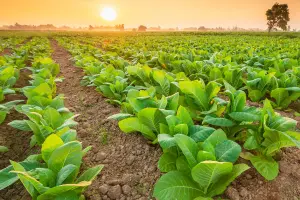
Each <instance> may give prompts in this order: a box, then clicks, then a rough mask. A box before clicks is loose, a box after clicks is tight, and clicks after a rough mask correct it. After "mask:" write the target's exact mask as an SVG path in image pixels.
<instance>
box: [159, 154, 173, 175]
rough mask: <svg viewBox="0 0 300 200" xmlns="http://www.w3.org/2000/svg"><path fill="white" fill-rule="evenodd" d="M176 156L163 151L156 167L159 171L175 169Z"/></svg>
mask: <svg viewBox="0 0 300 200" xmlns="http://www.w3.org/2000/svg"><path fill="white" fill-rule="evenodd" d="M176 159H177V157H176V156H175V155H174V154H172V153H164V154H163V155H162V156H161V157H160V158H159V161H158V168H159V170H160V171H161V172H169V171H173V170H176Z"/></svg>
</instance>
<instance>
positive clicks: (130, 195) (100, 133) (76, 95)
mask: <svg viewBox="0 0 300 200" xmlns="http://www.w3.org/2000/svg"><path fill="white" fill-rule="evenodd" d="M51 45H52V48H53V49H54V52H53V59H54V60H55V61H56V62H57V63H58V64H60V66H61V74H60V75H62V76H64V78H65V80H64V81H63V82H62V83H59V84H58V93H63V94H64V95H65V97H66V106H67V107H69V108H70V110H72V111H73V112H75V113H78V114H80V116H79V117H78V118H77V121H78V122H79V125H78V127H77V131H78V137H79V140H80V141H82V143H83V146H85V147H86V146H88V145H91V146H92V147H93V148H92V150H91V151H90V152H89V153H88V154H87V155H86V157H85V159H84V165H85V166H84V168H87V167H92V166H95V165H98V164H104V165H105V167H104V169H103V171H102V172H101V175H100V176H98V178H97V179H96V180H95V181H94V182H93V184H92V186H91V187H89V189H88V190H87V192H86V197H87V199H90V200H100V199H106V200H109V199H122V200H125V199H140V200H142V199H145V200H146V199H151V198H152V189H153V185H154V183H155V182H156V180H157V179H158V178H159V176H160V172H159V170H158V169H157V167H156V166H157V162H158V159H159V157H160V155H161V150H160V147H159V146H153V145H150V144H149V143H148V141H147V140H146V139H144V138H143V137H142V136H141V135H138V134H128V135H126V134H124V133H122V132H121V131H120V130H119V128H118V125H117V122H115V121H110V120H107V117H108V116H110V115H112V114H115V113H118V112H119V108H116V107H114V106H113V105H111V104H108V103H107V102H106V101H105V100H106V99H105V98H103V97H102V96H101V95H100V94H99V93H98V92H96V91H95V88H92V87H83V86H80V80H81V78H82V77H83V76H84V73H83V71H82V70H81V69H79V68H76V67H75V66H73V64H72V62H71V61H70V58H71V55H70V54H69V53H68V52H67V51H66V50H65V49H63V48H62V47H60V46H59V45H58V44H57V42H56V41H54V40H51Z"/></svg>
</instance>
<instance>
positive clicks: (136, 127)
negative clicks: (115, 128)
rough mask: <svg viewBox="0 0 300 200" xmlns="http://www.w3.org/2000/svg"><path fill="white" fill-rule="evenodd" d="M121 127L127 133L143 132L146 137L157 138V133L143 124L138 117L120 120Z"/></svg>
mask: <svg viewBox="0 0 300 200" xmlns="http://www.w3.org/2000/svg"><path fill="white" fill-rule="evenodd" d="M119 127H120V129H121V130H122V131H123V132H125V133H131V132H135V131H137V132H141V133H142V134H143V135H144V136H145V137H146V138H148V139H150V140H155V138H156V135H155V134H154V133H153V132H152V130H151V129H150V128H148V127H147V126H146V125H143V124H142V123H141V122H140V121H139V119H138V118H136V117H130V118H126V119H123V120H121V121H119Z"/></svg>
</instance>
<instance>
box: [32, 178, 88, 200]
mask: <svg viewBox="0 0 300 200" xmlns="http://www.w3.org/2000/svg"><path fill="white" fill-rule="evenodd" d="M90 184H91V182H89V181H83V182H80V183H78V184H64V185H60V186H56V187H53V188H50V189H49V190H47V191H46V192H45V193H43V194H42V195H40V196H39V197H38V198H37V200H51V199H56V198H57V197H58V196H60V195H64V194H65V193H66V192H70V191H74V192H76V193H78V191H79V192H81V190H83V189H84V188H86V187H87V186H89V185H90ZM78 196H79V195H78Z"/></svg>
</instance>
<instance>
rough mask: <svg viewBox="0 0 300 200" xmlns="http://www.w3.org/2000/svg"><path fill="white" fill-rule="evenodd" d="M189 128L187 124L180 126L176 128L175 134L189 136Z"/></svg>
mask: <svg viewBox="0 0 300 200" xmlns="http://www.w3.org/2000/svg"><path fill="white" fill-rule="evenodd" d="M188 133H189V127H188V125H187V124H178V125H176V126H175V127H174V134H183V135H188Z"/></svg>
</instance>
